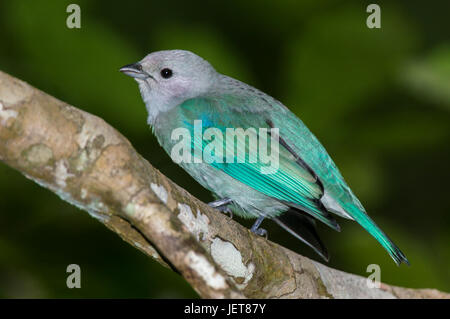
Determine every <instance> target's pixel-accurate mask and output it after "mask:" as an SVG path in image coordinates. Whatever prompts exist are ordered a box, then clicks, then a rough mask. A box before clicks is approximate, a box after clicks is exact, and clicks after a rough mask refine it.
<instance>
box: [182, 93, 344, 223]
mask: <svg viewBox="0 0 450 319" xmlns="http://www.w3.org/2000/svg"><path fill="white" fill-rule="evenodd" d="M238 102H239V101H236V100H235V98H233V97H225V98H224V97H222V98H221V99H214V98H196V99H191V100H188V101H186V102H184V103H183V104H182V105H180V110H181V112H182V117H183V119H184V124H185V127H187V128H189V129H191V130H192V132H191V133H192V134H191V136H194V138H193V139H192V142H191V144H192V145H191V149H192V154H193V156H196V155H197V156H198V154H202V156H203V158H202V160H205V151H207V152H206V153H207V154H208V155H210V156H209V157H208V159H209V160H206V162H208V163H209V164H210V165H211V166H213V167H215V168H216V169H218V170H221V171H223V172H224V173H226V174H228V175H230V176H231V177H233V178H235V179H236V180H238V181H240V182H242V183H244V184H246V185H248V186H250V187H252V188H254V189H256V190H257V191H259V192H261V193H263V194H265V195H267V196H270V197H272V198H274V199H276V200H278V201H280V202H283V203H285V204H287V205H288V206H293V207H297V208H300V209H301V210H303V211H305V212H306V213H308V214H310V215H311V216H313V217H315V218H317V219H318V220H320V221H322V222H324V223H325V224H327V225H328V226H330V227H332V228H334V229H336V230H339V225H338V224H337V222H336V221H335V220H334V219H333V218H332V217H331V215H330V214H329V212H327V211H326V209H325V208H324V207H323V205H322V204H321V202H320V198H321V197H322V195H323V186H322V185H321V184H320V181H319V180H318V179H317V176H315V175H314V173H313V172H312V171H311V169H310V168H309V167H308V166H307V165H306V164H305V163H302V162H301V161H300V162H299V159H298V158H296V157H295V156H294V155H293V154H292V151H291V150H289V147H286V146H285V145H283V144H282V143H276V139H277V138H278V136H276V135H275V136H274V135H273V134H270V133H269V132H271V131H270V129H271V128H272V127H271V126H270V122H268V121H266V119H268V117H266V116H264V115H263V116H261V114H257V113H256V114H246V115H245V116H242V114H236V113H234V112H230V110H232V108H230V107H228V105H229V104H230V103H232V104H233V105H236V103H238ZM195 120H197V121H198V120H201V126H202V128H201V130H202V134H201V135H200V134H195V132H194V130H195V123H194V121H195ZM197 123H198V122H197ZM197 127H198V124H197ZM208 129H213V130H215V132H216V133H220V134H210V133H207V132H208ZM230 129H231V131H233V132H234V134H233V133H230V132H231V131H230ZM210 132H211V131H210ZM239 132H240V133H239ZM227 134H228V135H227ZM230 134H231V136H232V137H233V143H229V142H231V139H230V138H229V136H230ZM213 135H214V141H213V138H212V137H213ZM218 135H221V136H222V139H221V141H219V142H218V144H215V145H220V147H211V144H212V143H211V142H216V143H217V141H216V140H215V139H216V138H217V136H218ZM202 136H211V140H207V141H206V140H205V139H204V138H202ZM263 141H266V149H267V150H268V151H269V152H267V153H270V156H273V157H272V159H274V160H275V161H277V164H276V169H273V166H272V171H270V167H269V166H268V164H267V162H268V161H267V158H265V156H263V154H262V153H261V152H260V150H261V143H263ZM272 143H276V144H277V147H272ZM220 149H222V151H220ZM270 150H272V152H274V153H275V154H272V153H271V152H270ZM272 164H273V163H272ZM268 171H269V172H268Z"/></svg>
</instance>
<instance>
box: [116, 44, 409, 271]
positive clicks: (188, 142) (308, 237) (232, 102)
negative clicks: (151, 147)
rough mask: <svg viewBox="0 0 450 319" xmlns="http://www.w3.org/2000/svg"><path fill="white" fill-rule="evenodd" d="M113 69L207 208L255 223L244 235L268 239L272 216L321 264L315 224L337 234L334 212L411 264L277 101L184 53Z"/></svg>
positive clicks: (397, 260)
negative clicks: (205, 193) (133, 86)
mask: <svg viewBox="0 0 450 319" xmlns="http://www.w3.org/2000/svg"><path fill="white" fill-rule="evenodd" d="M120 71H121V72H122V73H124V74H125V75H128V76H130V77H132V78H134V79H135V80H136V82H137V83H138V86H139V91H140V94H141V97H142V99H143V101H144V103H145V106H146V109H147V112H148V118H147V123H148V124H149V125H150V127H151V129H152V131H153V133H154V135H155V136H156V138H157V141H158V143H159V144H160V145H161V146H162V148H163V149H164V150H165V151H166V152H167V153H168V154H169V155H171V158H172V160H174V161H175V162H176V163H177V164H178V165H180V166H181V167H182V168H183V169H184V170H185V171H186V172H187V173H188V174H189V175H191V177H192V178H194V179H195V180H196V181H197V182H198V183H199V184H201V185H202V186H203V187H204V188H206V189H208V190H209V191H210V192H211V193H212V195H213V196H214V198H215V199H216V200H214V201H213V202H210V203H209V204H210V206H212V207H214V208H216V209H218V210H219V211H221V212H225V213H231V214H232V213H235V214H237V215H239V216H241V217H243V218H249V219H250V218H251V219H256V221H255V222H254V224H253V226H252V227H251V231H252V232H253V233H255V234H257V235H259V236H266V237H267V231H266V230H265V229H264V228H262V227H261V223H262V222H263V220H264V219H270V220H272V221H274V222H275V223H276V224H278V225H279V226H281V227H282V228H283V229H284V230H286V231H287V232H289V233H290V234H291V235H293V236H294V237H296V238H297V239H299V240H300V241H302V242H303V243H304V244H306V245H307V246H309V247H310V248H311V249H313V250H314V251H315V252H316V253H317V254H318V255H319V256H320V257H321V258H323V259H324V260H325V261H328V260H329V253H328V251H327V249H326V247H325V245H324V243H323V242H322V240H321V239H320V237H319V235H318V232H317V222H321V223H323V224H325V225H327V226H329V227H331V228H332V229H334V230H336V231H340V230H341V228H340V226H339V224H338V222H337V221H336V219H335V216H339V217H342V218H345V219H350V220H353V221H356V222H357V223H358V224H359V225H361V226H362V227H363V228H364V229H365V230H366V231H367V232H368V233H369V234H370V235H372V236H373V237H374V238H375V239H376V240H377V241H378V242H379V243H380V244H381V246H382V247H383V248H384V249H385V250H386V251H387V252H388V253H389V255H390V256H391V258H392V259H393V260H394V261H395V263H396V264H397V265H400V264H401V263H405V264H407V265H409V261H408V259H407V258H406V256H405V255H404V254H403V253H402V251H401V250H400V249H399V248H398V247H397V246H396V245H395V244H394V243H393V241H392V240H391V239H390V238H389V237H388V236H387V235H386V234H385V233H384V232H383V231H382V230H381V229H380V228H379V227H378V225H377V224H376V223H375V222H374V221H373V220H372V219H371V218H370V217H369V215H368V214H367V212H366V210H365V209H364V207H363V205H362V204H361V202H360V201H359V200H358V198H357V197H356V196H355V195H354V194H353V192H352V190H351V189H350V187H349V186H348V185H347V183H346V182H345V180H344V178H343V176H342V174H341V173H340V171H339V169H338V168H337V166H336V164H335V163H334V162H333V160H332V159H331V157H330V156H329V154H328V153H327V151H326V150H325V148H324V147H323V146H322V144H321V143H320V142H319V140H318V139H317V138H316V137H315V136H314V134H313V133H312V132H311V131H310V130H309V129H308V128H307V127H306V125H305V124H304V123H303V122H302V120H300V119H299V118H298V117H297V116H296V115H295V114H294V113H293V112H291V111H290V110H289V109H288V108H287V107H286V106H285V105H283V104H282V103H281V102H279V101H278V100H276V99H275V98H273V97H271V96H269V95H268V94H265V93H264V92H262V91H260V90H258V89H256V88H254V87H252V86H250V85H248V84H246V83H244V82H241V81H239V80H236V79H234V78H232V77H229V76H226V75H223V74H221V73H219V72H217V71H216V70H215V68H214V67H213V66H212V65H211V64H210V63H209V62H208V61H207V60H205V59H203V58H202V57H200V56H198V55H197V54H195V53H193V52H190V51H186V50H163V51H155V52H152V53H150V54H148V55H147V56H145V57H144V58H143V59H142V60H140V61H139V62H136V63H132V64H128V65H125V66H123V67H122V68H120ZM238 129H241V133H242V132H244V133H245V134H236V133H235V135H234V136H233V135H232V137H233V139H231V138H230V143H228V140H227V139H226V138H223V136H226V137H227V138H228V136H229V135H230V134H231V133H230V132H233V130H236V131H237V130H238ZM207 132H209V134H208V136H206V135H207V134H206V133H207ZM186 133H189V134H190V135H189V136H190V138H188V137H189V136H188V137H186V136H185V135H183V134H186ZM227 134H229V135H227ZM220 135H222V136H220ZM183 137H185V138H183ZM208 137H209V139H208ZM219 137H220V138H219ZM213 140H214V142H215V144H214V146H215V147H213V146H211V144H213V142H212V141H213ZM224 140H226V142H227V143H225V142H224ZM255 140H258V142H256V143H255V142H254V141H255ZM264 140H265V142H266V144H265V148H266V149H268V148H270V149H271V151H272V152H271V154H270V155H273V157H272V159H275V160H276V161H273V162H272V163H270V161H268V160H267V158H265V157H264V156H263V155H264V152H262V149H263V148H264V147H263V146H264V144H261V143H262V142H261V141H264ZM231 141H234V144H232V143H231ZM208 142H209V143H208ZM225 144H226V145H225ZM228 144H230V145H228ZM255 144H256V145H255ZM222 145H223V149H220V146H222ZM177 151H178V153H177ZM181 151H184V152H181ZM207 151H209V153H208V152H207ZM239 151H241V153H240V154H244V156H243V157H241V158H237V155H236V154H237V153H239ZM205 153H206V154H209V155H210V157H209V160H205ZM255 153H256V156H254V154H255ZM174 154H175V155H174ZM176 154H178V156H177V155H176ZM180 154H181V155H180ZM267 154H268V152H267V153H266V154H265V155H267ZM252 156H253V158H251V157H252ZM180 158H181V160H180ZM252 159H253V160H252ZM263 159H265V160H264V161H263ZM272 164H273V165H272ZM270 165H271V166H272V167H270ZM264 169H266V171H265V170H264Z"/></svg>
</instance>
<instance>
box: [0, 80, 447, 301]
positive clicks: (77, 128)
mask: <svg viewBox="0 0 450 319" xmlns="http://www.w3.org/2000/svg"><path fill="white" fill-rule="evenodd" d="M0 160H2V161H3V162H5V163H6V164H7V165H9V166H11V167H13V168H15V169H17V170H18V171H20V172H21V173H23V174H24V175H25V176H26V177H28V178H29V179H32V180H33V181H35V182H36V183H38V184H39V185H41V186H43V187H45V188H48V189H50V190H51V191H53V192H55V193H56V194H58V195H59V196H60V197H61V198H62V199H63V200H65V201H67V202H69V203H71V204H73V205H76V206H78V207H79V208H81V209H83V210H85V211H87V212H89V213H90V214H91V215H92V216H93V217H95V218H97V219H98V220H99V221H100V222H102V223H103V224H105V225H106V226H107V227H108V228H110V229H111V230H112V231H114V232H116V233H117V234H118V235H119V236H121V237H122V238H123V239H124V240H126V241H127V242H128V243H129V244H131V245H133V246H135V247H136V248H137V249H139V250H141V251H142V252H143V253H144V254H146V255H148V256H150V257H151V258H154V259H155V260H156V261H158V262H159V263H160V264H162V265H163V266H165V267H169V268H172V269H173V270H175V271H177V272H179V273H180V274H181V275H182V276H183V277H184V278H185V279H186V280H187V281H188V282H189V283H190V285H191V286H192V287H193V288H194V289H195V290H196V291H197V292H198V293H199V295H200V296H201V297H204V298H222V297H223V298H246V297H247V298H449V297H450V295H449V294H446V293H443V292H439V291H437V290H431V289H406V288H399V287H393V286H388V285H385V284H382V285H381V288H380V289H377V288H374V289H370V288H368V287H367V285H366V278H363V277H360V276H356V275H352V274H347V273H344V272H341V271H338V270H334V269H331V268H329V267H327V266H324V265H322V264H319V263H317V262H315V261H312V260H310V259H308V258H306V257H303V256H300V255H297V254H295V253H293V252H292V251H290V250H288V249H286V248H283V247H281V246H279V245H277V244H275V243H272V242H270V241H267V240H265V239H263V238H260V237H257V236H255V235H254V234H252V233H251V232H250V231H249V230H248V229H246V228H244V227H243V226H241V225H240V224H238V223H236V222H234V221H232V220H230V219H229V218H228V217H226V216H224V215H223V214H221V213H218V212H217V211H214V210H213V209H212V208H210V207H209V206H208V205H206V204H204V203H202V202H201V201H199V200H198V199H196V198H194V197H193V196H192V195H190V194H189V193H188V192H187V191H185V190H184V189H182V188H180V187H179V186H177V185H176V184H174V183H173V182H172V181H170V180H169V179H168V178H167V177H165V176H164V175H162V174H161V173H160V172H159V171H158V170H157V169H155V168H154V167H153V166H151V165H150V164H149V163H148V162H147V161H146V160H145V159H144V158H142V157H141V156H140V155H139V154H138V153H137V152H136V151H135V150H134V149H133V147H132V146H131V144H130V143H129V142H128V140H127V139H126V138H125V137H123V136H122V135H121V134H120V133H119V132H117V131H116V130H115V129H114V128H112V127H111V126H109V125H108V124H107V123H105V121H103V120H102V119H100V118H98V117H96V116H94V115H91V114H88V113H86V112H84V111H81V110H79V109H77V108H75V107H72V106H70V105H67V104H66V103H64V102H61V101H59V100H57V99H55V98H53V97H51V96H49V95H47V94H45V93H43V92H41V91H39V90H37V89H35V88H33V87H31V86H30V85H28V84H26V83H25V82H22V81H20V80H18V79H16V78H14V77H12V76H10V75H8V74H5V73H2V72H0Z"/></svg>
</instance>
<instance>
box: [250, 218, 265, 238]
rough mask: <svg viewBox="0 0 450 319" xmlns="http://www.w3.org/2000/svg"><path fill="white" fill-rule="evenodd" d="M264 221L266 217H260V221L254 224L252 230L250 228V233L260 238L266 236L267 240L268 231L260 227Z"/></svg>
mask: <svg viewBox="0 0 450 319" xmlns="http://www.w3.org/2000/svg"><path fill="white" fill-rule="evenodd" d="M263 220H264V216H260V217H258V219H257V220H256V221H255V223H254V224H253V226H252V228H250V231H251V232H252V233H254V234H256V235H258V236H264V237H265V238H266V239H267V238H268V233H267V230H265V229H264V228H261V227H259V225H261V223H262V221H263Z"/></svg>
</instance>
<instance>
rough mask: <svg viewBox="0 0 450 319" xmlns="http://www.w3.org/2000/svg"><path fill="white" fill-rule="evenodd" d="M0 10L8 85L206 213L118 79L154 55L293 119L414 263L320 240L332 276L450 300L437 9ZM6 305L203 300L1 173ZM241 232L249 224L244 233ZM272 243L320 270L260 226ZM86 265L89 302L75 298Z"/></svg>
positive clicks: (355, 232)
mask: <svg viewBox="0 0 450 319" xmlns="http://www.w3.org/2000/svg"><path fill="white" fill-rule="evenodd" d="M71 2H72V1H15V0H14V1H13V0H7V1H5V0H2V1H1V2H0V70H2V71H5V72H8V73H10V74H12V75H14V76H17V77H19V78H21V79H23V80H25V81H27V82H29V83H30V84H32V85H34V86H36V87H38V88H40V89H41V90H43V91H45V92H47V93H49V94H51V95H54V96H55V97H57V98H59V99H61V100H63V101H66V102H68V103H70V104H72V105H75V106H77V107H79V108H82V109H84V110H86V111H88V112H90V113H94V114H96V115H98V116H100V117H102V118H104V119H105V120H106V121H107V122H109V123H110V124H111V125H113V126H114V127H116V128H117V129H118V130H119V131H121V132H122V133H123V134H124V135H125V136H127V137H128V138H129V139H130V141H131V142H132V143H133V145H134V146H135V147H136V148H137V150H138V151H139V152H140V153H141V154H142V155H143V156H144V157H146V158H147V159H149V160H150V162H151V163H152V164H153V165H154V166H156V167H157V168H158V169H160V170H161V171H162V172H163V173H165V174H166V175H167V176H169V177H170V178H171V179H172V180H174V181H175V182H177V183H178V184H179V185H181V186H182V187H184V188H186V189H187V190H188V191H190V192H191V193H192V194H194V195H195V196H197V197H198V198H200V199H202V200H204V201H209V200H211V199H212V198H211V196H210V194H209V193H208V192H207V191H205V190H204V189H203V188H202V187H201V186H199V185H198V184H196V183H195V182H194V181H193V180H192V179H191V178H190V177H189V176H188V175H187V174H186V173H184V171H182V170H181V169H180V168H178V167H177V166H176V165H175V164H173V163H172V162H171V161H170V159H169V156H168V155H166V154H165V153H164V152H163V151H162V149H161V148H160V147H159V146H158V144H157V143H156V140H155V138H154V137H153V135H152V134H151V131H150V129H149V128H148V126H147V125H146V111H145V108H144V105H143V102H142V101H141V98H140V95H139V92H138V88H137V85H136V83H135V82H134V81H132V80H131V79H130V78H128V77H126V76H124V75H123V74H121V73H120V72H118V68H119V67H120V66H122V65H124V64H128V63H132V62H136V61H138V60H140V59H141V58H142V57H143V56H144V55H146V54H147V53H149V52H151V51H157V50H162V49H187V50H191V51H194V52H195V53H197V54H199V55H201V56H203V57H204V58H206V59H208V60H209V61H210V62H211V63H212V64H213V65H214V66H215V67H216V69H217V70H218V71H220V72H222V73H225V74H227V75H230V76H233V77H235V78H237V79H240V80H242V81H245V82H247V83H249V84H252V85H253V86H255V87H257V88H259V89H262V90H263V91H265V92H267V93H269V94H270V95H272V96H274V97H276V98H277V99H279V100H281V101H282V102H284V104H286V105H287V106H288V107H289V108H290V109H291V110H293V111H294V112H295V113H296V114H297V115H299V116H300V117H301V118H302V120H303V121H304V122H305V123H306V124H307V125H308V126H309V127H310V129H311V130H312V131H313V132H314V133H315V134H316V135H317V137H318V138H319V139H320V140H321V141H322V143H323V144H324V146H325V147H326V148H327V149H328V151H329V153H330V154H331V156H332V157H333V158H334V160H335V162H336V163H337V165H338V166H339V167H340V170H341V172H342V173H343V175H344V176H345V178H346V180H347V182H348V184H349V185H350V186H351V187H352V189H353V190H354V192H355V193H356V194H357V195H358V196H359V198H360V199H361V201H362V202H363V203H364V205H365V207H366V209H367V211H368V212H369V213H370V215H371V216H372V217H373V218H374V219H375V220H376V221H377V223H378V224H379V225H380V226H381V227H382V228H383V229H384V230H385V232H386V233H388V234H389V235H390V237H391V238H393V239H394V240H395V242H396V243H397V244H398V245H399V246H400V247H401V248H402V250H403V251H404V252H405V254H406V255H407V256H408V258H409V260H410V262H411V267H406V266H402V267H397V266H395V264H394V262H393V261H392V260H391V259H390V258H389V256H388V255H387V254H386V252H385V251H384V250H383V249H382V248H381V246H380V245H379V244H378V243H377V242H376V241H375V240H374V239H373V238H372V237H370V236H369V235H368V233H366V232H365V231H364V230H363V229H362V228H361V227H359V226H358V225H356V224H355V223H352V222H349V221H345V220H341V226H342V228H343V231H342V232H341V233H335V232H333V231H332V230H330V231H329V230H328V229H326V228H325V227H320V229H319V231H320V232H321V234H322V237H323V239H324V241H325V243H326V244H327V246H328V248H329V251H330V253H331V261H330V263H329V265H330V266H332V267H335V268H338V269H341V270H344V271H347V272H353V273H357V274H360V275H363V276H364V275H365V276H367V275H368V274H367V273H366V267H367V265H368V264H372V263H375V264H379V265H380V266H381V280H382V281H384V282H387V283H390V284H395V285H402V286H408V287H429V288H438V289H442V290H446V291H450V227H449V226H450V215H449V210H450V194H449V190H450V189H449V186H448V181H449V180H450V174H449V168H448V165H449V163H450V147H449V146H450V145H449V140H450V112H449V111H450V42H449V39H450V22H449V18H448V14H449V12H450V6H449V2H448V1H446V0H443V1H432V2H424V1H418V0H416V1H402V2H400V1H399V2H394V1H383V2H382V1H377V2H376V3H378V4H379V5H380V6H381V26H382V28H381V29H368V28H367V27H366V18H367V16H368V13H366V7H367V5H368V4H369V3H370V2H364V1H353V2H349V1H337V0H336V1H316V0H309V1H295V0H284V1H270V2H265V1H256V0H254V1H226V2H220V3H219V2H217V1H214V2H213V1H210V2H206V1H202V2H199V1H182V0H178V1H140V2H138V1H136V2H135V1H125V2H122V1H121V2H119V1H117V2H114V1H77V2H76V3H78V4H79V5H80V6H81V26H82V27H81V29H68V28H67V27H66V18H67V16H68V15H69V14H68V13H66V7H67V5H68V4H70V3H71ZM0 194H1V196H0V297H33V298H34V297H44V298H46V297H75V298H78V297H86V298H90V297H101V298H103V297H105V298H109V297H125V298H131V297H150V298H179V297H197V295H196V293H195V292H194V291H193V290H192V289H191V288H190V287H189V285H187V283H186V282H185V281H184V280H183V278H182V277H180V276H179V275H177V274H175V273H173V272H171V271H169V270H167V269H165V268H163V267H161V266H160V265H159V264H157V263H156V262H154V261H152V260H151V259H150V258H147V257H146V256H144V255H143V254H142V253H140V252H139V251H137V250H136V249H134V248H133V247H131V246H129V245H128V244H126V243H125V242H123V241H122V240H121V239H120V238H119V237H118V236H117V235H115V234H114V233H112V232H111V231H109V230H107V229H106V228H105V227H104V226H102V225H101V224H100V223H98V222H97V221H96V220H94V219H93V218H91V217H89V215H88V214H86V213H85V212H82V211H80V210H78V209H76V208H75V207H72V206H70V205H69V204H67V203H65V202H62V201H61V200H60V199H59V198H58V197H57V196H56V195H54V194H53V193H51V192H49V191H47V190H45V189H43V188H41V187H39V186H38V185H36V184H34V183H33V182H31V181H29V180H26V179H25V178H24V177H23V176H22V175H20V174H19V173H18V172H16V171H13V170H12V169H10V168H8V167H6V166H5V165H4V164H2V163H0ZM244 223H246V224H247V225H248V222H244ZM264 226H265V228H268V230H269V237H270V239H271V240H273V241H275V242H278V243H280V244H282V245H284V246H286V247H289V248H290V249H292V250H295V251H297V252H299V253H301V254H305V255H307V256H311V257H312V258H314V259H316V260H318V259H317V257H316V256H315V255H313V254H311V252H310V251H309V249H308V248H307V247H305V246H304V245H302V244H301V243H300V242H299V241H297V240H296V239H294V238H293V237H290V236H289V235H287V234H285V233H284V232H283V231H281V230H280V229H279V228H277V227H276V226H274V225H272V224H271V223H270V222H265V224H264ZM72 263H75V264H79V265H80V266H81V274H82V284H81V285H82V288H81V289H68V288H67V287H66V277H67V275H68V274H67V273H66V267H67V265H68V264H72Z"/></svg>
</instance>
